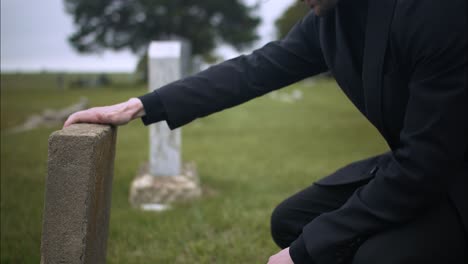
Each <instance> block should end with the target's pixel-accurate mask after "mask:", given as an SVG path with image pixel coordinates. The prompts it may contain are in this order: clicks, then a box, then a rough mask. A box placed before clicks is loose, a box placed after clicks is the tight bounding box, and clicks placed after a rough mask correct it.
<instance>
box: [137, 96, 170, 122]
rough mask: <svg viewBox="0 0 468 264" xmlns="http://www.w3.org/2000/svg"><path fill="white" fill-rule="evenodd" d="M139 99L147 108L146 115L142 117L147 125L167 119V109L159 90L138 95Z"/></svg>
mask: <svg viewBox="0 0 468 264" xmlns="http://www.w3.org/2000/svg"><path fill="white" fill-rule="evenodd" d="M138 99H140V100H141V103H142V104H143V108H144V109H145V115H144V116H142V117H141V121H142V122H143V124H144V125H145V126H147V125H150V124H153V123H156V122H159V121H163V120H166V119H167V114H166V109H164V106H163V104H162V102H161V99H160V98H159V95H158V90H154V91H153V92H151V93H148V94H144V95H142V96H138Z"/></svg>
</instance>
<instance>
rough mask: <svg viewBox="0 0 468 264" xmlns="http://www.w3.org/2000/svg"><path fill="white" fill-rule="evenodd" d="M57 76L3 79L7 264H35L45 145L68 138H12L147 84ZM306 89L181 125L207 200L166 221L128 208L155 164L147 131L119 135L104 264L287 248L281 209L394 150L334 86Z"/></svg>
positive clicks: (202, 259) (203, 259) (132, 128)
mask: <svg viewBox="0 0 468 264" xmlns="http://www.w3.org/2000/svg"><path fill="white" fill-rule="evenodd" d="M51 75H52V74H34V75H31V74H19V75H18V74H17V75H13V74H7V75H5V74H2V76H1V263H15V264H16V263H39V262H40V240H41V226H42V211H43V206H44V204H43V202H44V185H45V178H46V173H47V144H48V136H49V135H50V134H51V133H52V132H53V131H55V130H58V129H60V128H61V126H56V127H53V128H39V129H35V130H32V131H28V132H22V133H17V134H10V133H8V132H7V130H8V129H9V128H12V127H14V126H16V125H19V124H21V123H22V122H24V121H25V120H26V118H27V117H28V116H29V115H31V114H35V113H41V112H42V111H43V110H44V109H45V108H52V109H59V108H62V107H66V106H68V105H70V104H73V103H76V102H77V101H78V100H79V97H80V96H86V97H88V98H89V100H90V104H91V106H99V105H108V104H114V103H118V102H121V101H124V100H127V99H128V98H130V97H134V96H139V95H142V94H144V93H146V88H145V87H144V86H134V85H130V84H124V85H114V86H110V87H104V88H100V89H81V90H76V89H67V90H65V91H59V90H57V88H56V87H55V83H54V80H55V79H54V77H53V76H51ZM295 89H298V90H300V91H302V93H303V99H302V100H300V101H298V102H295V103H286V102H281V101H278V100H273V99H272V98H271V96H269V95H266V96H264V97H262V98H259V99H257V100H253V101H250V102H248V103H246V104H243V105H241V106H239V107H236V108H233V109H229V110H226V111H224V112H221V113H217V114H214V115H211V116H209V117H206V118H203V119H199V120H197V121H195V122H192V123H190V124H188V125H186V126H185V127H183V131H182V134H183V139H182V140H183V159H184V160H185V161H194V162H195V163H196V164H197V167H198V173H199V174H200V178H201V182H202V184H203V187H204V190H205V195H204V197H203V198H201V199H199V200H197V201H194V202H190V203H184V204H178V205H176V206H175V207H174V208H173V209H172V210H170V211H167V212H163V213H153V212H141V211H139V210H135V209H132V208H131V207H130V205H129V202H128V194H129V187H130V183H131V181H132V179H133V177H134V176H135V175H136V173H137V170H138V168H139V166H140V165H141V164H142V163H143V162H145V161H146V160H148V152H149V148H148V143H149V140H148V128H147V127H145V126H144V125H143V124H142V123H141V121H140V120H135V121H133V122H132V123H130V124H129V125H127V126H124V127H119V130H118V140H117V154H116V161H115V173H114V184H113V192H112V210H111V220H110V230H109V241H108V250H107V260H108V263H266V262H267V260H268V257H269V256H270V255H272V254H274V253H276V252H277V251H278V250H279V249H278V248H277V246H276V245H275V244H274V243H273V241H272V240H271V237H270V231H269V219H270V214H271V211H272V210H273V208H274V207H275V206H276V205H277V204H278V203H279V202H281V201H282V200H283V199H285V198H287V197H288V196H290V195H292V194H294V193H295V192H297V191H299V190H301V189H302V188H305V187H306V186H308V185H310V184H312V182H314V181H315V180H317V179H319V178H321V177H323V176H325V175H327V174H329V173H331V172H333V171H334V170H336V169H337V168H339V167H341V166H344V165H345V164H348V163H350V162H352V161H354V160H357V159H361V158H365V157H368V156H370V155H374V154H378V153H381V152H384V151H386V150H387V146H386V144H385V143H384V141H383V140H382V138H381V137H380V136H379V135H378V133H377V132H376V130H375V129H374V128H373V127H371V125H369V124H368V123H367V121H366V120H365V119H364V118H363V117H362V116H361V115H360V114H359V113H358V111H357V110H356V109H355V108H354V107H353V106H352V105H351V103H350V102H348V100H347V99H346V98H345V96H344V95H343V93H342V92H341V91H340V90H339V89H338V88H337V86H336V84H335V83H334V81H331V80H328V79H319V80H317V81H316V82H315V84H312V83H310V82H302V83H299V84H296V85H293V86H291V87H288V88H285V89H282V90H280V91H279V92H280V93H291V92H292V91H293V90H295Z"/></svg>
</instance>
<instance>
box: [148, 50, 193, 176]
mask: <svg viewBox="0 0 468 264" xmlns="http://www.w3.org/2000/svg"><path fill="white" fill-rule="evenodd" d="M188 61H189V45H188V44H187V43H185V42H181V41H154V42H152V43H151V45H150V47H149V51H148V63H149V91H150V92H152V91H153V90H155V89H158V88H160V87H162V86H164V85H166V84H168V83H171V82H173V81H176V80H178V79H180V78H182V77H183V76H184V75H185V74H186V73H187V65H188ZM180 148H181V129H175V130H173V131H171V130H170V129H169V127H168V126H167V123H166V122H158V123H156V124H152V125H151V126H150V165H149V173H150V174H151V175H153V176H176V175H180V173H181V168H182V161H181V153H180Z"/></svg>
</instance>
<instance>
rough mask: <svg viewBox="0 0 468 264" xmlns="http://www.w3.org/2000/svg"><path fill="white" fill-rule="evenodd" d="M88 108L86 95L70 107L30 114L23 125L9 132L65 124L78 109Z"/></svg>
mask: <svg viewBox="0 0 468 264" xmlns="http://www.w3.org/2000/svg"><path fill="white" fill-rule="evenodd" d="M86 108H88V99H87V98H85V97H82V98H80V101H79V102H78V103H76V104H73V105H71V106H69V107H65V108H62V109H58V110H53V109H45V110H44V111H43V112H42V114H40V115H38V114H34V115H32V116H30V117H29V118H28V119H27V120H26V121H25V122H24V123H23V124H22V125H20V126H17V127H14V128H12V129H9V130H8V132H9V133H18V132H23V131H28V130H31V129H35V128H38V127H41V126H44V127H53V126H57V125H60V124H63V122H65V120H67V118H68V117H69V116H70V115H71V114H73V113H75V112H78V111H81V110H84V109H86Z"/></svg>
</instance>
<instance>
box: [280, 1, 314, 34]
mask: <svg viewBox="0 0 468 264" xmlns="http://www.w3.org/2000/svg"><path fill="white" fill-rule="evenodd" d="M309 11H310V9H309V8H308V7H307V6H306V5H305V4H304V3H303V2H299V1H296V2H294V3H293V4H292V5H291V6H290V7H289V8H288V9H286V11H285V12H284V13H283V15H282V16H281V17H280V18H278V19H277V20H276V21H275V25H276V34H277V37H278V38H283V37H285V36H286V34H288V32H289V30H290V29H291V28H292V27H293V26H294V24H296V23H297V22H298V21H299V20H300V19H301V18H302V17H304V16H305V15H306V14H307V13H308V12H309Z"/></svg>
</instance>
